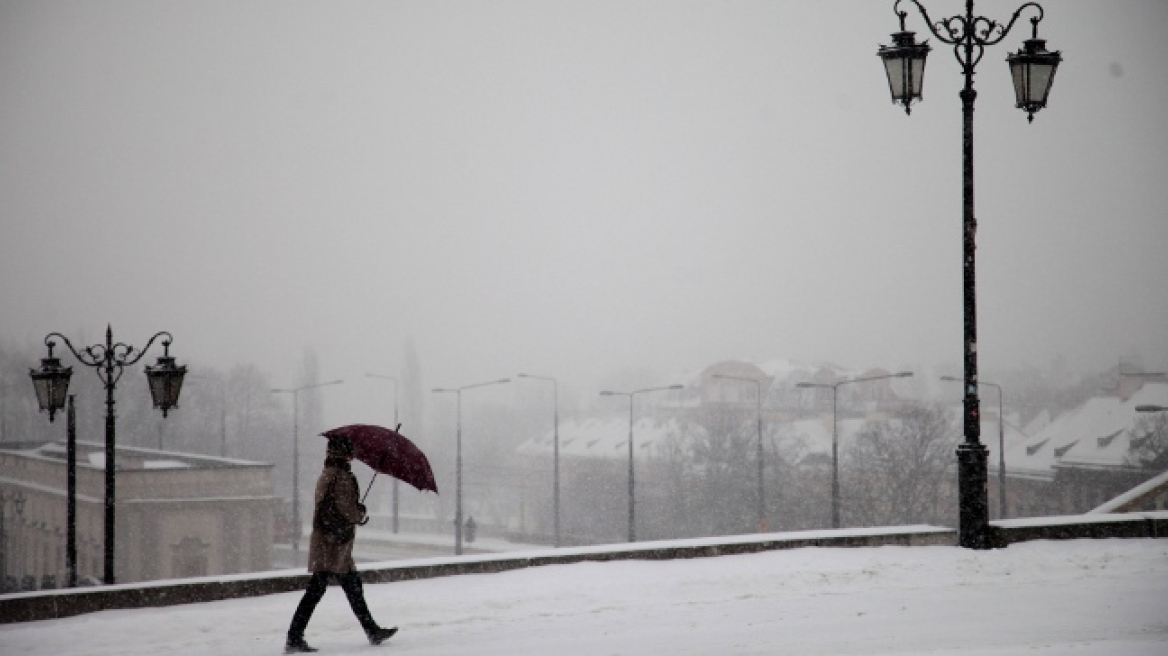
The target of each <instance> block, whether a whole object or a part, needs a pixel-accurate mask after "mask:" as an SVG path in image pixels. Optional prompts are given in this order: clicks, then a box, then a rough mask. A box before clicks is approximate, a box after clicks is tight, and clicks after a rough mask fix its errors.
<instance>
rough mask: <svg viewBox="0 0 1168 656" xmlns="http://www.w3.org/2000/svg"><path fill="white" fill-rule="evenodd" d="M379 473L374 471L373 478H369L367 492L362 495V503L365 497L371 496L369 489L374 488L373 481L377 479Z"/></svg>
mask: <svg viewBox="0 0 1168 656" xmlns="http://www.w3.org/2000/svg"><path fill="white" fill-rule="evenodd" d="M377 473H378V472H373V478H371V479H369V485H368V486H366V488H365V494H364V495H362V496H361V503H365V498H366V497H368V496H369V490H372V489H373V481H375V480H377Z"/></svg>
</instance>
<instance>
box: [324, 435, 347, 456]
mask: <svg viewBox="0 0 1168 656" xmlns="http://www.w3.org/2000/svg"><path fill="white" fill-rule="evenodd" d="M327 453H328V455H330V456H343V457H346V458H347V457H349V456H351V455H353V441H352V440H350V439H349V438H347V437H330V438H329V441H328V452H327Z"/></svg>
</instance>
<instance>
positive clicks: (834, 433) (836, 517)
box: [795, 371, 912, 528]
mask: <svg viewBox="0 0 1168 656" xmlns="http://www.w3.org/2000/svg"><path fill="white" fill-rule="evenodd" d="M909 376H912V372H911V371H901V372H899V373H895V374H885V375H882V376H865V377H863V378H849V379H847V380H839V381H836V382H834V383H795V387H802V388H805V389H807V388H822V389H829V390H831V527H832V528H839V527H840V486H839V430H838V427H839V420H838V415H837V413H836V406H837V401H838V397H839V388H840V386H842V385H850V384H852V383H867V382H871V381H873V380H884V379H885V378H908V377H909Z"/></svg>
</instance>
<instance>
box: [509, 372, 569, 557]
mask: <svg viewBox="0 0 1168 656" xmlns="http://www.w3.org/2000/svg"><path fill="white" fill-rule="evenodd" d="M516 378H530V379H532V380H543V381H548V382H550V383H551V384H552V526H553V529H552V534H553V538H552V540H553V545H554V546H556V547H558V546H560V384H559V382H557V381H556V379H555V378H552V377H550V376H534V375H531V374H518V375H517V376H516Z"/></svg>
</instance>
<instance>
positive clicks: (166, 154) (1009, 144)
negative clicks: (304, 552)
mask: <svg viewBox="0 0 1168 656" xmlns="http://www.w3.org/2000/svg"><path fill="white" fill-rule="evenodd" d="M1019 4H1021V3H1019V2H999V1H990V0H984V1H983V2H980V3H978V10H979V13H983V14H986V15H988V16H990V17H993V18H997V19H1000V20H1008V19H1009V16H1010V14H1011V13H1012V12H1013V11H1014V9H1015V8H1016V7H1017V6H1018V5H1019ZM1046 4H1047V15H1046V19H1045V20H1044V21H1043V23H1042V24H1041V25H1040V29H1039V35H1040V36H1041V37H1044V38H1046V39H1048V46H1049V47H1050V48H1051V49H1052V50H1053V49H1057V50H1061V51H1062V52H1063V55H1064V58H1065V60H1064V63H1063V65H1062V67H1060V69H1059V71H1058V74H1057V77H1056V79H1055V83H1054V89H1053V92H1052V95H1051V102H1050V107H1049V108H1048V109H1045V110H1043V111H1041V112H1039V113H1038V114H1037V115H1036V116H1035V120H1034V123H1033V124H1028V123H1027V121H1026V115H1025V113H1023V112H1022V111H1020V110H1018V109H1015V108H1014V106H1013V91H1012V89H1011V87H1010V80H1009V74H1008V70H1007V66H1006V64H1005V57H1006V54H1007V53H1008V52H1010V51H1013V50H1016V49H1017V48H1018V47H1019V46H1020V44H1021V41H1022V40H1023V39H1024V38H1028V37H1029V24H1028V22H1024V21H1023V22H1020V23H1019V25H1018V26H1017V27H1016V28H1015V30H1014V31H1013V32H1012V33H1011V34H1010V35H1009V36H1008V37H1007V38H1006V40H1005V41H1004V42H1003V43H1002V44H1001V45H998V46H996V47H994V48H992V49H990V50H989V51H987V53H986V55H985V59H984V60H983V61H982V63H981V65H980V67H979V68H978V76H977V84H978V86H977V90H978V100H977V113H976V128H975V129H976V147H977V153H976V166H977V169H976V174H977V178H976V181H977V215H978V219H979V232H978V244H979V250H978V256H979V260H978V294H979V301H980V307H979V310H980V337H981V339H980V354H981V362H982V369H983V371H984V370H986V369H987V368H994V367H1009V366H1013V365H1018V364H1025V363H1030V364H1034V365H1037V366H1045V365H1047V364H1048V363H1049V362H1050V361H1051V359H1052V358H1055V357H1057V356H1060V355H1061V356H1064V357H1065V358H1066V359H1067V360H1068V362H1069V363H1070V364H1071V365H1072V366H1073V367H1075V368H1078V369H1092V368H1103V367H1107V366H1111V365H1114V364H1115V363H1116V362H1117V361H1118V360H1119V359H1120V358H1124V359H1125V361H1132V360H1135V361H1142V363H1143V364H1144V365H1145V366H1147V367H1148V368H1156V367H1161V368H1162V367H1165V366H1168V293H1166V291H1165V284H1166V283H1168V257H1166V256H1168V248H1166V247H1168V75H1165V73H1164V69H1165V65H1166V64H1168V40H1166V39H1165V38H1164V35H1165V33H1168V3H1164V2H1160V1H1156V0H1146V1H1136V0H1121V1H1116V2H1097V1H1085V0H1064V1H1059V2H1048V3H1046ZM927 6H928V7H929V9H930V11H931V12H932V13H933V14H934V18H939V17H941V16H947V15H950V14H955V13H958V12H959V11H961V10H962V7H963V3H960V2H957V1H955V0H945V1H934V2H929V3H928V5H927ZM1029 15H1031V14H1026V16H1029ZM897 27H898V23H897V20H896V17H895V16H894V14H893V12H892V1H891V0H888V1H886V2H881V1H873V0H862V1H861V0H856V1H843V0H840V1H832V2H808V1H803V2H784V1H779V0H766V1H759V2H752V1H749V2H748V1H732V0H730V1H727V0H719V1H716V2H715V1H712V0H711V1H706V2H683V1H679V0H662V1H648V0H633V1H624V2H615V1H613V2H608V1H599V0H588V1H587V2H583V1H580V2H548V1H545V0H539V1H530V2H518V1H503V0H500V1H493V2H471V1H462V2H420V1H419V2H316V3H304V2H287V1H279V2H237V1H234V0H232V1H223V2H157V1H142V2H119V1H107V2H101V3H94V2H88V1H72V2H52V1H44V0H38V1H36V2H17V1H13V0H0V280H2V281H3V282H2V284H0V316H2V320H0V338H3V339H7V340H11V341H13V342H16V343H26V342H27V343H39V341H40V340H41V339H43V337H44V335H45V334H46V333H48V332H50V331H54V330H59V331H63V332H65V333H66V334H67V335H69V336H70V337H75V338H76V341H77V342H78V343H80V342H83V341H84V342H85V343H92V342H97V341H99V340H100V339H102V336H103V331H104V328H105V326H106V324H107V323H112V324H113V327H114V331H115V337H117V338H118V339H121V340H123V341H126V342H129V343H131V344H134V345H137V346H142V345H144V343H145V341H146V340H147V339H148V338H149V336H150V335H152V334H154V332H156V331H158V330H169V331H171V332H172V333H173V334H174V337H175V343H174V346H173V348H172V351H173V353H174V354H175V355H177V356H178V357H179V359H180V361H182V362H185V363H186V364H188V365H191V366H192V367H197V366H200V365H211V366H217V367H229V366H230V365H232V364H236V363H240V362H252V363H255V364H258V365H260V366H261V367H263V368H264V369H266V370H267V371H269V372H270V373H271V374H272V376H273V383H274V384H284V385H290V384H292V383H294V382H295V381H294V380H293V379H294V377H295V376H296V374H297V371H298V370H299V368H300V363H301V358H302V353H303V350H304V348H305V347H308V346H311V347H313V348H314V349H315V350H316V352H317V353H318V355H319V357H320V361H321V369H322V376H323V377H325V378H341V377H346V378H353V377H360V376H362V374H363V373H364V372H366V371H376V372H382V373H387V374H391V375H392V374H396V373H398V372H399V371H400V369H401V363H402V354H403V349H404V344H405V342H406V340H407V339H410V338H412V340H413V341H414V343H415V344H416V346H417V350H418V354H419V358H420V361H421V364H422V369H423V372H424V374H425V384H426V386H427V387H432V386H451V387H456V386H460V385H466V384H470V383H475V382H479V381H482V380H490V379H494V378H499V377H502V376H509V375H514V374H515V373H516V372H518V371H528V372H531V373H539V374H543V375H552V376H556V377H558V378H560V379H561V380H562V381H565V382H566V383H568V384H570V385H574V386H576V387H577V388H579V389H591V388H590V386H594V385H598V384H601V381H603V380H605V379H606V376H610V375H611V372H613V371H619V370H623V369H630V370H637V371H645V372H652V375H654V376H656V375H659V376H660V377H661V380H659V381H653V382H651V383H650V384H654V383H660V384H668V383H670V382H673V381H671V380H668V378H669V377H671V376H675V375H676V374H678V373H680V372H682V371H686V370H696V369H700V368H702V367H704V366H706V365H708V364H710V363H713V362H716V361H719V360H723V359H728V358H756V359H770V358H792V359H796V360H826V361H832V362H836V363H839V364H840V365H842V366H845V367H849V368H864V367H868V366H883V367H888V368H895V367H905V366H911V367H920V366H932V365H940V364H952V365H954V366H959V363H960V358H961V340H962V323H961V319H962V298H961V284H962V283H961V131H960V130H961V110H960V101H959V99H958V97H957V92H958V89H959V87H960V84H961V75H960V71H959V67H958V64H957V62H956V61H955V60H954V57H953V53H952V51H951V49H949V48H948V47H946V46H943V45H942V44H939V43H937V42H936V40H935V39H933V45H934V51H933V53H932V55H931V57H930V59H929V64H928V68H927V74H926V77H925V100H924V102H923V103H922V104H921V105H919V106H918V107H916V108H914V111H913V114H912V116H911V117H908V116H906V115H905V113H904V111H903V110H902V109H900V108H898V107H894V106H893V105H892V104H891V103H890V101H889V93H888V86H887V82H886V80H885V77H884V73H883V70H882V67H881V65H880V62H879V60H878V58H877V57H876V49H877V46H878V45H879V44H881V43H888V42H889V41H890V38H889V34H890V33H891V32H893V31H896V30H897ZM909 29H913V30H916V31H917V32H918V33H919V34H921V35H922V36H927V35H924V34H923V33H924V32H926V30H925V27H924V23H923V21H922V19H921V18H920V17H919V15H917V14H916V12H915V11H913V12H911V14H910V17H909ZM29 364H30V366H31V365H34V364H35V363H29ZM364 384H365V385H366V386H369V385H371V384H372V383H371V382H367V383H364Z"/></svg>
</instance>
